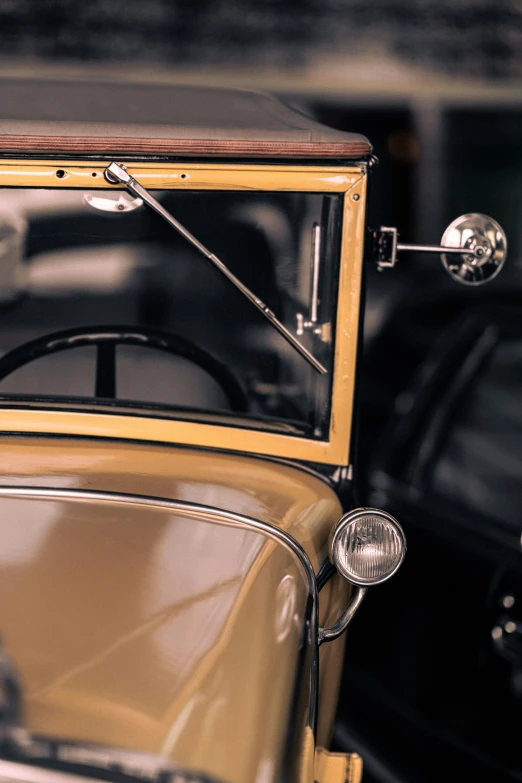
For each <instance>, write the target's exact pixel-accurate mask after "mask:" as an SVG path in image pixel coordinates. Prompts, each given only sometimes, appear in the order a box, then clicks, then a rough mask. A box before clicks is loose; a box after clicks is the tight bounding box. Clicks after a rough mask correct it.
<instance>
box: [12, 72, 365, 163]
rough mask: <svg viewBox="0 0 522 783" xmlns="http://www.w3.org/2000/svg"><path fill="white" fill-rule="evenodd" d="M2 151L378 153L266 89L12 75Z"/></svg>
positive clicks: (301, 155)
mask: <svg viewBox="0 0 522 783" xmlns="http://www.w3.org/2000/svg"><path fill="white" fill-rule="evenodd" d="M0 153H4V154H13V153H15V154H16V153H23V154H27V153H34V154H36V153H38V154H39V153H51V154H53V155H56V154H60V153H63V154H66V155H71V154H75V155H76V154H77V155H78V156H82V155H86V154H87V155H94V154H100V155H106V154H107V155H108V154H129V155H145V156H146V155H166V156H177V155H181V156H200V157H207V156H210V157H212V156H217V157H236V158H243V157H246V158H249V157H254V158H256V157H257V158H263V157H264V158H276V157H283V158H294V157H295V158H316V159H317V158H329V159H331V158H340V159H343V158H351V159H353V158H363V157H366V156H368V155H369V154H370V153H371V146H370V143H369V142H368V140H367V139H366V138H365V137H364V136H361V135H359V134H356V133H347V132H345V131H339V130H334V129H332V128H328V127H327V126H325V125H321V124H320V123H318V122H315V121H314V120H312V119H310V118H309V117H307V116H305V115H304V114H302V113H301V112H299V111H297V110H296V109H293V108H290V107H289V106H287V105H285V104H284V103H282V102H281V101H280V100H278V99H277V98H275V97H273V96H271V95H268V94H265V93H261V92H248V91H245V90H232V89H220V88H210V87H209V88H207V87H189V86H178V85H168V84H128V83H121V82H111V83H108V82H105V81H98V82H93V81H84V82H81V81H80V82H77V81H68V80H65V79H64V80H51V81H47V80H46V81H43V80H41V81H38V80H36V79H23V78H8V79H3V80H1V81H0Z"/></svg>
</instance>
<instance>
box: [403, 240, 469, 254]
mask: <svg viewBox="0 0 522 783" xmlns="http://www.w3.org/2000/svg"><path fill="white" fill-rule="evenodd" d="M399 250H411V251H413V252H417V253H460V255H461V256H462V255H466V256H480V255H482V253H481V252H480V249H479V248H478V247H477V248H474V249H472V248H469V249H468V248H467V247H442V246H440V245H404V244H400V243H399V244H398V245H397V251H399ZM477 251H479V252H477Z"/></svg>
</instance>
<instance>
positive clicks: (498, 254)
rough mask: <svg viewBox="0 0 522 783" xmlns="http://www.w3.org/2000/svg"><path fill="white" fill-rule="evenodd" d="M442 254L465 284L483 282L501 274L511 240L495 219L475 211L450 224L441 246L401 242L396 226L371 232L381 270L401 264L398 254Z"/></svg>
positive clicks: (374, 255)
mask: <svg viewBox="0 0 522 783" xmlns="http://www.w3.org/2000/svg"><path fill="white" fill-rule="evenodd" d="M405 251H409V252H415V253H438V254H440V257H441V261H442V264H443V266H444V268H445V270H446V271H447V272H448V274H449V275H450V277H452V278H453V280H455V281H456V282H457V283H462V284H463V285H473V286H477V285H483V284H484V283H487V282H489V281H490V280H493V278H494V277H496V276H497V275H498V273H499V272H500V270H501V269H502V267H503V266H504V263H505V261H506V257H507V239H506V234H505V233H504V231H503V229H502V228H501V226H500V225H499V224H498V223H497V221H496V220H493V218H490V217H488V216H487V215H481V214H479V213H477V212H472V213H469V214H467V215H461V216H460V217H458V218H456V220H454V221H453V223H450V225H449V226H448V228H447V229H446V231H445V232H444V234H443V235H442V240H441V244H440V245H411V244H402V243H400V242H399V241H398V233H397V229H396V228H386V227H385V226H382V227H381V228H380V229H379V230H378V231H372V232H371V256H372V259H373V260H374V261H375V262H376V263H377V268H378V269H379V271H382V270H383V269H391V268H393V267H394V266H395V264H396V263H397V253H400V252H405Z"/></svg>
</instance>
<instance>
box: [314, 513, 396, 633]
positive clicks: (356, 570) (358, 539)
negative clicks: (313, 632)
mask: <svg viewBox="0 0 522 783" xmlns="http://www.w3.org/2000/svg"><path fill="white" fill-rule="evenodd" d="M329 549H330V560H331V561H332V563H333V565H334V566H335V568H336V570H337V572H338V573H339V574H340V575H341V576H342V577H343V578H344V579H346V580H347V581H348V582H350V584H352V585H355V588H356V589H355V591H354V593H353V596H352V600H351V602H350V604H349V605H348V607H347V608H346V610H345V611H344V612H343V614H342V615H341V617H340V618H339V620H338V621H337V622H336V623H334V624H333V625H331V626H329V627H328V628H320V629H319V644H322V643H323V642H329V641H332V640H333V639H337V637H338V636H340V635H341V634H342V633H343V631H344V630H345V629H346V628H347V626H348V624H349V622H350V621H351V620H352V618H353V616H354V615H355V613H356V611H357V610H358V608H359V606H360V605H361V603H362V600H363V598H364V596H365V594H366V591H367V589H368V587H370V586H371V585H378V584H381V583H382V582H386V580H387V579H389V578H390V577H392V576H393V575H394V574H395V573H396V571H397V570H398V569H399V568H400V566H401V564H402V561H403V560H404V556H405V554H406V536H405V535H404V531H403V529H402V528H401V526H400V525H399V523H398V522H397V520H396V519H395V518H394V517H392V515H391V514H388V513H387V512H386V511H380V510H379V509H376V508H358V509H355V510H354V511H350V512H349V513H348V514H345V515H344V516H343V517H341V519H340V520H339V522H338V523H337V525H336V526H335V528H334V529H333V531H332V534H331V537H330V547H329Z"/></svg>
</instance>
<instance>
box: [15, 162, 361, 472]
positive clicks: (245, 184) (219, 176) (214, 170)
mask: <svg viewBox="0 0 522 783" xmlns="http://www.w3.org/2000/svg"><path fill="white" fill-rule="evenodd" d="M118 162H125V163H126V165H127V169H128V171H129V173H130V174H131V175H134V176H136V178H137V179H138V180H139V182H141V183H143V185H144V186H145V187H147V188H151V189H161V190H166V189H176V190H178V189H179V190H257V191H263V190H265V191H300V192H309V193H314V192H316V193H344V204H343V229H342V239H341V264H340V280H339V295H338V305H337V320H336V345H335V357H334V377H333V384H332V407H331V418H330V430H329V434H328V439H327V440H322V441H318V440H312V439H308V438H304V437H295V436H291V435H285V434H281V433H273V432H261V431H258V430H252V429H247V428H237V427H227V426H223V425H217V424H205V423H201V422H187V421H175V420H172V419H162V418H160V417H159V416H158V417H154V418H152V417H150V416H149V415H147V417H145V416H143V417H140V416H136V415H132V416H129V415H125V414H124V413H111V414H106V413H96V412H88V413H87V412H83V411H60V410H57V409H56V408H54V409H35V408H32V409H29V408H28V409H20V408H10V407H9V405H8V404H7V405H6V407H2V408H1V409H0V432H20V433H22V432H24V433H25V432H28V433H39V434H55V435H79V436H91V437H107V438H123V439H132V440H146V441H157V442H162V443H173V444H184V445H193V446H200V447H207V448H217V449H224V450H232V451H238V452H245V453H250V454H265V455H267V456H274V457H283V458H286V459H292V460H304V461H309V462H316V463H324V464H329V465H347V464H348V462H349V456H350V455H349V445H350V433H351V423H352V412H353V395H354V383H355V365H356V353H357V339H358V327H359V307H360V293H361V275H362V260H363V245H364V228H365V208H366V181H367V174H366V170H365V169H364V168H363V167H360V166H314V165H311V166H302V165H301V166H298V165H296V166H294V165H292V166H282V165H260V164H232V163H161V162H148V161H141V162H138V161H118ZM106 165H107V164H106V163H104V162H100V161H97V162H93V161H87V160H83V161H82V160H74V161H71V160H70V161H66V160H62V161H59V160H40V161H29V160H11V159H5V160H0V187H13V188H23V187H30V188H34V187H38V188H80V189H84V190H92V189H94V188H104V189H109V188H110V189H114V188H115V187H123V186H114V185H110V184H109V183H107V182H106V181H105V179H104V176H103V172H104V170H105V168H106Z"/></svg>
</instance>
